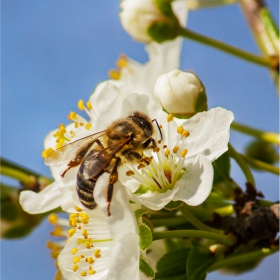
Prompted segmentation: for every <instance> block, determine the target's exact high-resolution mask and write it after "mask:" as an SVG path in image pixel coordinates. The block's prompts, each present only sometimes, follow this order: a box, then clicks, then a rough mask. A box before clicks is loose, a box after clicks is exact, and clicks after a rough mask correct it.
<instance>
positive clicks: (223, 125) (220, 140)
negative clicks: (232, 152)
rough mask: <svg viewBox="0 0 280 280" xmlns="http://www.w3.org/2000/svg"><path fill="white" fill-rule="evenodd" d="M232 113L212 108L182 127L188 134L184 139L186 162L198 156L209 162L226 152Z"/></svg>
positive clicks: (197, 115) (186, 122) (189, 120)
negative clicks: (186, 152) (204, 157)
mask: <svg viewBox="0 0 280 280" xmlns="http://www.w3.org/2000/svg"><path fill="white" fill-rule="evenodd" d="M232 121H233V114H232V112H230V111H228V110H226V109H223V108H214V109H211V110H209V111H207V112H202V113H198V114H196V115H195V116H193V117H192V118H190V119H188V120H187V121H185V122H184V123H183V124H182V125H183V127H184V128H185V129H187V130H188V131H189V132H190V136H189V137H188V138H187V139H186V142H185V143H186V147H185V148H186V149H188V154H187V158H186V161H187V162H192V161H193V160H194V157H195V156H196V155H198V154H202V155H204V156H206V157H207V158H208V159H209V160H210V161H211V162H212V161H214V160H215V159H217V158H218V157H219V156H221V155H222V154H223V153H224V152H226V151H227V150H228V141H229V133H230V124H231V123H232Z"/></svg>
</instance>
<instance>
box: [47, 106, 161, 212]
mask: <svg viewBox="0 0 280 280" xmlns="http://www.w3.org/2000/svg"><path fill="white" fill-rule="evenodd" d="M152 122H153V121H152V120H151V119H150V118H149V117H148V116H147V115H145V114H143V113H141V112H138V111H135V112H133V113H132V114H130V115H128V117H127V118H123V119H120V120H117V121H115V122H113V123H112V124H111V125H110V126H109V127H108V128H107V129H106V130H104V131H101V132H98V133H96V134H92V135H89V136H87V137H84V138H82V139H79V140H76V141H74V142H71V143H69V144H67V145H65V146H63V147H61V148H59V149H57V150H55V151H54V152H53V153H51V154H50V155H49V157H48V158H47V159H46V161H45V163H46V164H47V165H52V164H58V163H62V162H66V161H68V163H67V169H66V170H65V171H64V172H63V173H62V174H61V176H62V177H64V176H65V174H66V172H67V171H68V170H69V169H71V168H73V167H76V166H79V165H80V167H79V170H78V173H77V183H76V190H77V194H78V197H79V199H80V202H81V203H82V204H83V205H84V206H85V207H87V208H88V209H94V208H95V207H96V203H95V200H94V196H93V190H94V187H95V184H96V182H97V180H98V178H99V177H100V176H101V175H102V174H103V173H104V172H108V173H109V174H110V177H109V182H108V189H107V202H108V216H110V202H111V200H112V196H113V187H114V184H115V183H116V182H117V180H118V171H117V170H118V167H119V166H120V165H121V164H123V163H125V162H127V161H129V162H132V161H141V160H142V154H143V150H145V149H149V148H155V147H156V142H155V140H154V138H152V135H153V133H154V128H153V124H152Z"/></svg>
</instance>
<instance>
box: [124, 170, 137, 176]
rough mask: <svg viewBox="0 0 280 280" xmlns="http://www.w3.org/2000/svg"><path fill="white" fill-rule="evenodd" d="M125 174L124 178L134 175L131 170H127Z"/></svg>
mask: <svg viewBox="0 0 280 280" xmlns="http://www.w3.org/2000/svg"><path fill="white" fill-rule="evenodd" d="M125 174H126V176H132V175H134V174H135V173H134V172H133V171H132V170H128V171H127V172H126V173H125Z"/></svg>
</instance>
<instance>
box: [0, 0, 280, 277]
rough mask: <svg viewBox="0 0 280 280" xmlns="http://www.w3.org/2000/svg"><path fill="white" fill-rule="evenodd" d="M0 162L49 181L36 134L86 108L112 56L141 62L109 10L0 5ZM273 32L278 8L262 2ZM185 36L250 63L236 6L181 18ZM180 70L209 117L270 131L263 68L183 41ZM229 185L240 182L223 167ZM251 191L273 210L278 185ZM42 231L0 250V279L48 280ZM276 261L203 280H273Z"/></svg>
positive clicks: (9, 0)
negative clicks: (215, 112)
mask: <svg viewBox="0 0 280 280" xmlns="http://www.w3.org/2000/svg"><path fill="white" fill-rule="evenodd" d="M1 2H2V100H1V101H2V102H1V103H2V104H1V120H2V123H1V136H2V137H1V156H3V157H5V158H7V159H9V160H12V161H14V162H16V163H19V164H21V165H24V166H26V167H28V168H30V169H33V170H34V171H37V172H39V173H41V174H44V175H46V176H50V172H49V168H48V167H46V166H45V165H44V161H43V159H42V157H41V152H42V150H43V140H44V137H45V136H46V134H47V133H48V132H49V131H50V130H52V129H54V128H57V126H58V125H59V124H60V123H64V124H67V123H68V120H67V115H68V113H69V112H70V111H72V110H74V111H77V105H76V104H77V101H78V100H79V99H84V100H87V99H88V97H89V96H90V94H91V93H92V91H93V90H94V88H95V87H96V85H97V84H98V83H100V82H101V81H104V80H106V79H107V78H108V76H107V73H108V70H109V69H110V68H114V67H115V65H114V64H115V61H116V59H117V58H118V56H119V55H120V54H121V53H125V54H126V55H127V56H128V57H130V58H133V59H135V60H137V61H139V62H141V63H144V62H146V61H147V53H146V52H145V50H144V45H143V44H140V43H136V42H134V41H133V39H132V38H131V37H130V36H129V35H128V34H126V33H125V31H124V30H123V29H122V26H121V24H120V21H119V17H118V13H119V2H118V1H116V0H114V1H113V0H107V1H103V0H94V1H85V0H83V1H74V0H59V1H57V0H40V1H35V0H24V1H22V0H2V1H1ZM267 4H268V6H269V7H270V9H271V12H272V13H273V15H274V17H275V19H276V21H277V23H278V24H279V21H278V11H279V7H278V5H279V2H278V0H268V1H267ZM187 26H188V27H189V28H190V29H191V30H194V31H197V32H199V33H201V34H205V35H207V36H210V37H213V38H216V39H219V40H221V41H224V42H226V43H228V44H232V45H234V46H237V47H239V48H241V49H244V50H247V51H250V52H252V53H255V54H258V53H259V52H258V49H257V47H256V45H255V42H254V40H253V38H252V35H251V33H250V31H249V28H248V26H247V24H246V22H245V19H244V17H243V15H242V13H241V10H240V8H239V6H238V5H236V4H235V5H229V6H224V7H219V8H212V9H204V10H198V11H191V12H190V13H189V17H188V23H187ZM181 69H182V70H191V71H194V72H195V73H196V74H197V75H198V76H199V77H200V79H201V80H202V82H203V83H204V85H205V87H206V91H207V94H208V102H209V107H210V108H211V107H217V106H221V107H225V108H227V109H229V110H231V111H232V112H233V113H234V115H235V120H236V121H238V122H241V123H244V124H247V125H250V126H254V127H257V128H260V129H264V130H270V131H278V128H279V118H278V117H279V114H278V110H279V103H278V97H277V93H276V90H275V86H274V84H273V82H272V81H271V78H270V75H269V72H268V71H267V69H266V68H264V67H261V66H257V65H254V64H251V63H249V62H246V61H243V60H240V59H237V58H234V57H231V56H230V55H228V54H224V53H221V52H219V51H217V50H214V49H211V48H209V47H206V46H203V45H200V44H198V43H195V42H192V41H189V40H185V41H184V45H183V50H182V55H181ZM249 140H250V137H247V136H244V135H242V134H239V133H236V132H232V134H231V143H232V144H233V146H234V147H235V148H236V149H237V150H238V151H242V150H243V149H244V146H245V144H246V143H248V141H249ZM232 165H233V168H232V177H233V178H234V180H235V181H237V183H238V184H239V185H240V186H242V187H244V183H245V178H244V175H243V173H241V172H240V170H239V168H238V167H237V166H236V165H235V164H234V163H232ZM255 178H256V182H257V188H258V189H259V190H261V191H262V192H263V193H264V194H265V196H266V198H267V199H268V200H272V201H276V200H278V197H279V193H278V177H277V176H276V175H271V174H268V173H259V172H255ZM51 230H52V226H51V225H50V224H48V222H47V221H44V222H43V223H42V224H41V225H40V226H39V227H37V228H36V229H35V230H34V232H33V233H32V234H31V235H29V236H28V237H26V238H22V239H17V240H2V241H1V279H2V280H16V279H41V280H49V279H53V277H54V274H55V272H56V268H55V265H54V260H53V259H51V257H50V252H49V250H48V249H47V248H46V242H47V240H49V239H51V238H50V235H49V232H50V231H51ZM278 258H279V256H278V254H275V255H273V256H270V257H268V258H266V259H265V260H264V261H263V262H262V263H261V265H259V266H258V267H257V268H256V269H255V270H253V271H251V272H248V273H246V274H242V275H239V276H229V277H226V276H225V275H220V274H217V273H211V274H209V275H208V277H207V279H209V280H214V279H217V280H219V279H229V280H231V279H237V277H238V280H247V279H255V280H261V279H271V280H274V279H278V275H279V273H278V263H279V259H278Z"/></svg>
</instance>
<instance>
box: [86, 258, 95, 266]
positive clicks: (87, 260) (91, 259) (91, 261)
mask: <svg viewBox="0 0 280 280" xmlns="http://www.w3.org/2000/svg"><path fill="white" fill-rule="evenodd" d="M86 262H88V263H89V264H93V263H94V259H93V258H92V257H88V258H86Z"/></svg>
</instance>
